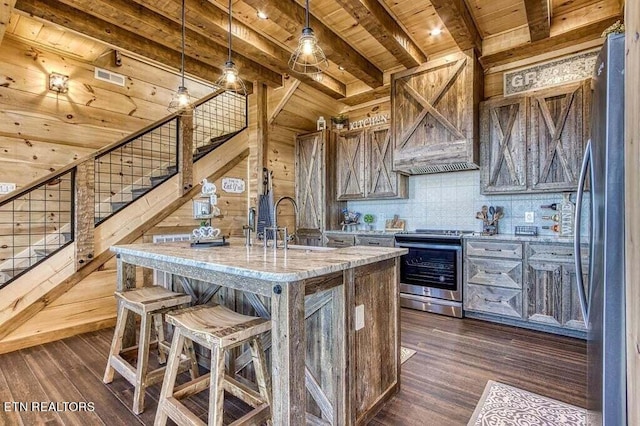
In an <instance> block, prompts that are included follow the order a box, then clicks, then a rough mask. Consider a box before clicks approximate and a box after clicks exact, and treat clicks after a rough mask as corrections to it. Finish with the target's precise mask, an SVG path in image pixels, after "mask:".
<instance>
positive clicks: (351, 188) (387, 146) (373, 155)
mask: <svg viewBox="0 0 640 426" xmlns="http://www.w3.org/2000/svg"><path fill="white" fill-rule="evenodd" d="M336 139H337V140H336V151H337V152H336V156H337V157H336V163H337V170H336V185H337V199H338V200H339V201H346V200H363V199H380V198H406V197H407V194H408V191H407V177H406V176H403V175H400V174H398V173H396V172H394V171H393V149H392V146H391V133H390V126H389V125H382V126H376V127H371V128H368V129H359V130H350V131H347V132H342V133H340V134H338V135H337V138H336Z"/></svg>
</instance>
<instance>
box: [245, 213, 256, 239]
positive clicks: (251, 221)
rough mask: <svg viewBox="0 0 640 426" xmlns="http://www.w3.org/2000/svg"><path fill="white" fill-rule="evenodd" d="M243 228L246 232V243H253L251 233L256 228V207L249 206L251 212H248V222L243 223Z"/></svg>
mask: <svg viewBox="0 0 640 426" xmlns="http://www.w3.org/2000/svg"><path fill="white" fill-rule="evenodd" d="M242 229H243V230H244V232H245V242H244V245H246V246H250V245H251V233H252V232H254V231H255V230H256V208H255V207H249V212H248V214H247V224H246V225H242Z"/></svg>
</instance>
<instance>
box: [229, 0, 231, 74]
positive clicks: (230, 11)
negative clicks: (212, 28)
mask: <svg viewBox="0 0 640 426" xmlns="http://www.w3.org/2000/svg"><path fill="white" fill-rule="evenodd" d="M229 62H231V0H229Z"/></svg>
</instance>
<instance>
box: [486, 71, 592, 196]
mask: <svg viewBox="0 0 640 426" xmlns="http://www.w3.org/2000/svg"><path fill="white" fill-rule="evenodd" d="M590 81H591V80H590V79H587V80H585V81H583V82H579V83H571V84H567V85H563V86H560V87H554V88H551V89H546V90H542V91H538V92H534V93H533V94H531V95H527V96H520V97H513V98H502V99H492V100H489V101H486V102H483V103H482V104H481V106H480V110H481V113H480V126H481V127H480V129H481V131H480V150H481V157H480V165H481V169H482V172H481V174H480V176H481V191H482V193H483V194H506V193H524V192H531V193H532V192H561V191H574V190H576V188H577V186H578V178H579V175H580V166H581V163H582V156H583V153H584V147H585V145H586V142H587V139H588V137H589V126H590V115H591V85H590Z"/></svg>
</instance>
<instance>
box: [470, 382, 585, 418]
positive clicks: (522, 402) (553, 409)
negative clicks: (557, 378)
mask: <svg viewBox="0 0 640 426" xmlns="http://www.w3.org/2000/svg"><path fill="white" fill-rule="evenodd" d="M586 416H587V414H586V410H584V409H582V408H579V407H576V406H574V405H570V404H565V403H564V402H560V401H556V400H555V399H551V398H547V397H544V396H540V395H538V394H535V393H532V392H527V391H525V390H522V389H518V388H515V387H513V386H508V385H505V384H502V383H498V382H494V381H492V380H489V381H488V382H487V386H486V387H485V388H484V393H483V394H482V397H481V398H480V401H479V402H478V405H477V406H476V410H475V411H474V412H473V416H471V420H469V423H467V426H488V425H491V426H509V425H517V426H560V425H562V426H584V425H586V424H587V417H586Z"/></svg>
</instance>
